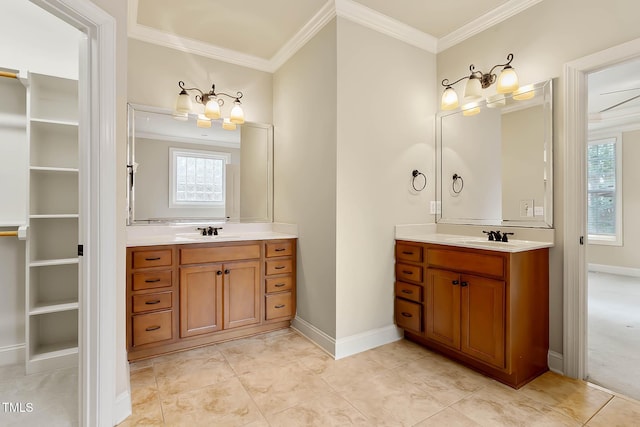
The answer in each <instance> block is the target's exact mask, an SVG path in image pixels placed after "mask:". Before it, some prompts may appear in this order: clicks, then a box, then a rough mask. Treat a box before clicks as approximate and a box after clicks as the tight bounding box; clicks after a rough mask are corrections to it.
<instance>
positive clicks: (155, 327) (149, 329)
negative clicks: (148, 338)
mask: <svg viewBox="0 0 640 427" xmlns="http://www.w3.org/2000/svg"><path fill="white" fill-rule="evenodd" d="M158 329H160V326H149V327H148V328H147V329H145V331H147V332H151V331H157V330H158Z"/></svg>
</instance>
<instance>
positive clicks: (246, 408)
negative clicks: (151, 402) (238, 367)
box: [161, 378, 264, 426]
mask: <svg viewBox="0 0 640 427" xmlns="http://www.w3.org/2000/svg"><path fill="white" fill-rule="evenodd" d="M161 401H162V412H163V414H164V419H165V422H166V424H167V425H170V426H205V425H209V426H243V425H245V424H249V423H252V422H257V421H263V420H264V418H263V416H262V414H261V413H260V411H259V410H258V408H257V406H256V405H255V403H254V402H253V400H252V399H251V397H250V396H249V394H248V393H247V392H246V390H245V389H244V388H243V387H242V384H240V381H239V380H238V379H237V378H231V379H229V380H227V381H225V382H222V383H218V384H216V385H213V386H209V387H204V388H200V389H198V390H192V391H187V392H185V393H181V394H178V395H173V396H169V397H164V396H163V397H162V400H161Z"/></svg>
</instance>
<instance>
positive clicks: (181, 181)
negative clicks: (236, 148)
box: [169, 148, 231, 208]
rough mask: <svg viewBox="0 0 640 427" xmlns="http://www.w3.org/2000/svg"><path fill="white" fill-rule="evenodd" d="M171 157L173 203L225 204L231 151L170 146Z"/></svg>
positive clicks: (170, 203) (210, 205)
mask: <svg viewBox="0 0 640 427" xmlns="http://www.w3.org/2000/svg"><path fill="white" fill-rule="evenodd" d="M169 158H170V163H169V164H170V166H169V177H170V180H171V198H170V200H169V206H170V207H172V208H177V207H186V206H189V207H203V208H205V207H207V208H209V207H216V206H224V203H225V168H226V165H227V163H229V161H230V160H231V155H230V154H229V153H219V152H215V151H201V150H188V149H179V148H169Z"/></svg>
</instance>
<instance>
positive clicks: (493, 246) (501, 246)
mask: <svg viewBox="0 0 640 427" xmlns="http://www.w3.org/2000/svg"><path fill="white" fill-rule="evenodd" d="M396 239H398V240H408V241H411V242H421V243H434V244H438V245H448V246H458V247H462V248H473V249H485V250H490V251H499V252H524V251H531V250H534V249H542V248H550V247H552V246H553V243H549V242H536V241H533V240H516V239H514V240H509V241H508V242H496V241H489V240H487V239H486V238H485V239H483V238H480V237H475V236H460V235H457V234H438V233H434V234H422V235H420V234H418V235H412V236H403V237H396Z"/></svg>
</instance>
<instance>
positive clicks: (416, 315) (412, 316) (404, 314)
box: [395, 298, 422, 332]
mask: <svg viewBox="0 0 640 427" xmlns="http://www.w3.org/2000/svg"><path fill="white" fill-rule="evenodd" d="M395 313H396V325H398V327H399V328H402V329H409V330H411V331H415V332H422V305H420V304H416V303H415V302H410V301H405V300H403V299H400V298H396V302H395Z"/></svg>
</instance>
